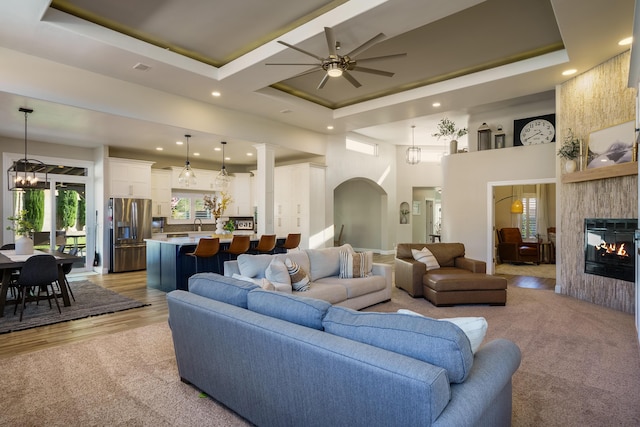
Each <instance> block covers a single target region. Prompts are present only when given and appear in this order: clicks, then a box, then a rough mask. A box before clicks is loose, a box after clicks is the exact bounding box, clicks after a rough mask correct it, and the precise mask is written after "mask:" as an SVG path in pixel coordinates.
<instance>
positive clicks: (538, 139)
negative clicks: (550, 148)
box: [513, 114, 556, 145]
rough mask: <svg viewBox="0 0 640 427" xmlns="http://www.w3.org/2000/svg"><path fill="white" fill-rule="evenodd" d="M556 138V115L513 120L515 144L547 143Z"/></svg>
mask: <svg viewBox="0 0 640 427" xmlns="http://www.w3.org/2000/svg"><path fill="white" fill-rule="evenodd" d="M555 140H556V115H555V114H547V115H544V116H537V117H528V118H526V119H518V120H514V121H513V145H534V144H546V143H548V142H554V141H555Z"/></svg>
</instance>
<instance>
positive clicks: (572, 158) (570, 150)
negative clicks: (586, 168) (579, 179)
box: [558, 129, 580, 173]
mask: <svg viewBox="0 0 640 427" xmlns="http://www.w3.org/2000/svg"><path fill="white" fill-rule="evenodd" d="M558 157H560V158H563V159H565V164H564V167H565V170H566V171H567V172H569V173H570V172H574V171H575V170H576V168H577V163H576V159H577V158H578V157H580V140H579V139H578V138H577V137H576V136H575V135H574V134H573V131H572V130H571V129H569V130H568V132H567V136H566V137H565V138H564V142H563V143H562V146H560V149H559V150H558Z"/></svg>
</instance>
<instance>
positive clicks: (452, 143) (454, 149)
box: [449, 139, 458, 155]
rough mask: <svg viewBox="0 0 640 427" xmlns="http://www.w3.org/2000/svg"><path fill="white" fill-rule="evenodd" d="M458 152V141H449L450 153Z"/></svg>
mask: <svg viewBox="0 0 640 427" xmlns="http://www.w3.org/2000/svg"><path fill="white" fill-rule="evenodd" d="M457 152H458V141H456V140H455V139H452V140H451V141H449V154H450V155H451V154H456V153H457Z"/></svg>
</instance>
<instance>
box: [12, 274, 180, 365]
mask: <svg viewBox="0 0 640 427" xmlns="http://www.w3.org/2000/svg"><path fill="white" fill-rule="evenodd" d="M73 277H74V278H76V277H77V278H86V279H88V280H91V281H92V282H93V283H96V284H98V285H100V286H103V287H105V288H107V289H111V290H112V291H115V292H118V293H119V294H122V295H125V296H128V297H130V298H133V299H136V300H138V301H141V302H144V303H148V304H151V305H150V306H147V307H141V308H136V309H134V310H126V311H121V312H117V313H111V314H104V315H101V316H94V317H88V318H85V319H78V320H72V321H69V322H63V323H57V324H55V325H49V326H43V327H39V328H33V329H27V330H25V331H17V332H10V333H8V334H2V335H0V359H3V358H6V357H11V356H15V355H18V354H24V353H28V352H32V351H36V350H41V349H44V348H49V347H55V346H58V345H62V344H68V343H73V342H78V341H82V340H85V339H88V338H93V337H97V336H104V335H108V334H112V333H114V332H120V331H124V330H127V329H133V328H137V327H140V326H145V325H149V324H152V323H158V322H166V321H167V319H168V309H167V300H166V294H165V293H164V292H161V291H158V290H155V289H147V285H146V280H147V278H146V272H145V271H136V272H132V273H117V274H105V275H99V274H90V275H74V276H73ZM72 280H73V279H72Z"/></svg>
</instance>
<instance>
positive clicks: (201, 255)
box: [187, 237, 220, 273]
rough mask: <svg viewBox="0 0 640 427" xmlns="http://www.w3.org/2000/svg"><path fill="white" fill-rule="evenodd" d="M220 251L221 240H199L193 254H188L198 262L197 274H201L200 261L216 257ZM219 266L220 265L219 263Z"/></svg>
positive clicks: (205, 238) (208, 238) (202, 238)
mask: <svg viewBox="0 0 640 427" xmlns="http://www.w3.org/2000/svg"><path fill="white" fill-rule="evenodd" d="M219 251H220V239H219V238H217V237H213V238H210V237H201V238H200V240H198V245H197V246H196V249H195V250H194V251H193V252H189V253H187V255H189V256H192V257H194V258H195V262H196V273H199V272H200V270H199V269H198V259H205V258H211V257H213V256H216V255H217V254H218V252H219ZM218 264H219V263H218ZM217 270H218V272H219V271H220V266H219V265H218V266H217Z"/></svg>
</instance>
